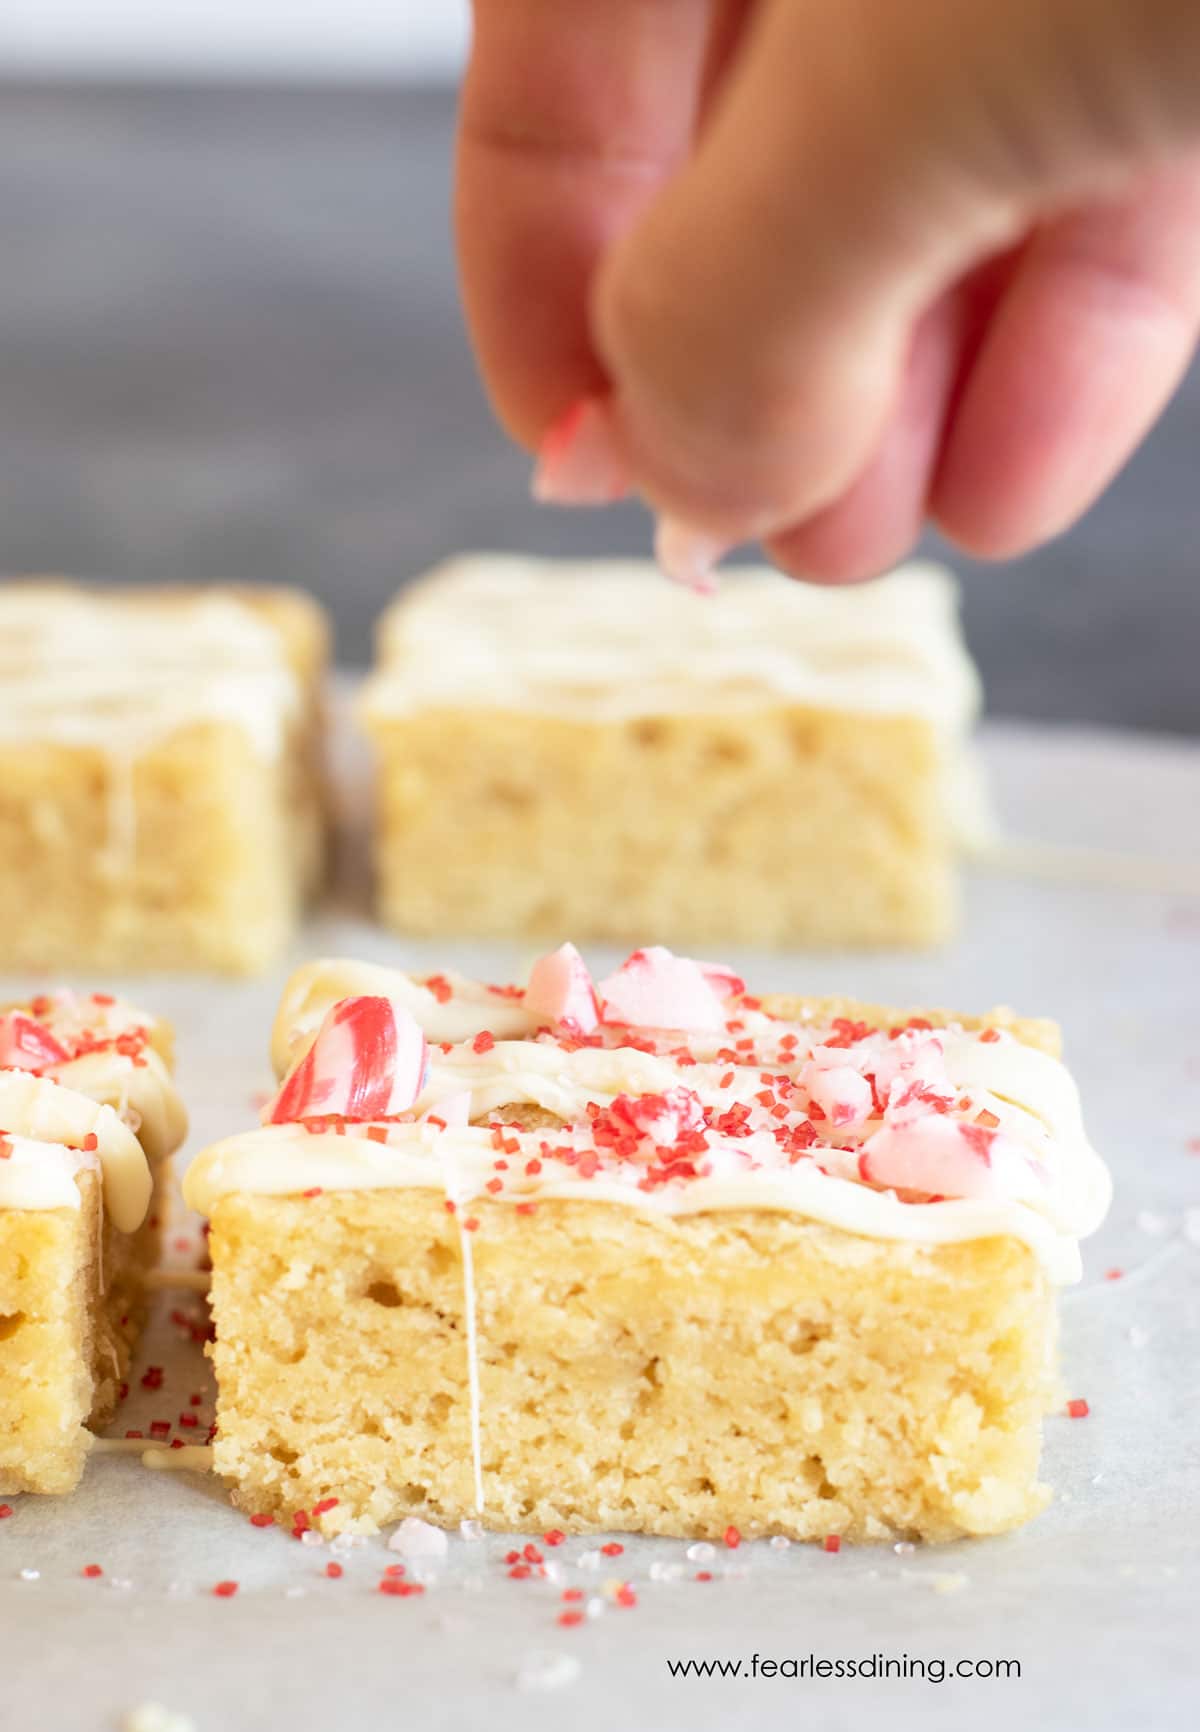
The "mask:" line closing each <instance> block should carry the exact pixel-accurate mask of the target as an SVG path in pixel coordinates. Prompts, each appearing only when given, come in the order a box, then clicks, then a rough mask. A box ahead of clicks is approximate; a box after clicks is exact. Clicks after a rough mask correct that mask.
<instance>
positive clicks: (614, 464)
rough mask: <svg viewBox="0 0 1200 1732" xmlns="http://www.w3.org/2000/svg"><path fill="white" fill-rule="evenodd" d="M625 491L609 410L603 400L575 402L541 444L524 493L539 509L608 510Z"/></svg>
mask: <svg viewBox="0 0 1200 1732" xmlns="http://www.w3.org/2000/svg"><path fill="white" fill-rule="evenodd" d="M630 485H631V476H630V470H629V464H628V462H627V461H626V458H625V453H624V449H623V447H622V444H621V440H620V438H619V436H618V434H617V430H616V427H615V425H614V423H613V415H612V410H611V408H610V407H609V405H608V403H607V401H606V400H605V399H604V398H603V397H581V398H580V399H579V401H578V402H577V403H572V405H571V407H570V408H569V409H567V410H566V411H565V412H564V413H563V414H562V415H560V416H559V418H558V420H557V421H555V423H554V425H553V426H552V427H551V428H550V430H549V431H548V432H547V434H546V436H545V438H544V439H543V440H542V443H541V445H540V446H539V448H538V456H537V463H536V465H535V467H534V471H533V480H532V481H531V483H530V492H531V493H532V494H533V497H534V498H535V499H536V500H537V501H538V503H539V504H541V505H611V504H612V502H613V501H614V500H616V499H623V498H624V497H625V495H626V494H627V493H628V492H629V489H630Z"/></svg>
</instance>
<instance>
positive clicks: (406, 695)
mask: <svg viewBox="0 0 1200 1732" xmlns="http://www.w3.org/2000/svg"><path fill="white" fill-rule="evenodd" d="M957 595H958V591H957V586H956V584H955V582H954V579H953V578H952V577H951V575H950V574H949V572H947V571H944V570H942V569H941V568H940V567H938V566H934V565H927V564H913V565H908V566H904V567H902V568H901V569H900V570H898V571H896V572H894V573H892V574H891V575H890V576H888V577H885V578H881V579H879V580H878V581H877V582H874V583H870V584H865V585H862V586H858V585H855V586H850V587H847V588H821V587H818V586H816V585H811V584H804V583H796V582H793V581H792V580H791V579H789V578H785V577H783V576H782V575H781V574H780V573H779V572H776V571H771V570H768V569H766V568H759V569H754V570H748V571H738V570H734V571H729V572H722V574H721V586H720V588H719V589H718V590H717V592H716V593H714V594H712V595H696V594H695V593H693V592H692V591H690V590H687V589H684V588H682V587H680V586H679V585H676V584H669V583H665V582H664V581H663V579H662V576H661V575H660V573H659V572H658V570H657V568H656V567H654V566H653V565H651V564H649V563H646V564H643V563H639V562H634V561H629V562H624V561H616V560H613V561H601V560H596V561H590V562H574V563H558V562H552V561H543V560H537V559H532V558H526V557H513V556H502V555H494V556H482V555H480V556H475V557H466V558H462V559H456V560H452V561H450V562H448V563H447V564H445V565H442V566H439V567H438V568H437V569H436V570H434V571H433V572H431V573H430V574H429V575H428V576H427V577H426V578H424V579H423V580H422V581H421V582H419V583H418V584H416V585H415V586H414V587H413V588H411V589H409V590H406V591H404V592H403V593H402V594H401V595H400V596H399V598H398V599H397V600H396V601H395V602H394V603H393V605H392V606H391V607H390V608H389V609H388V611H387V613H385V615H384V616H383V619H382V621H381V623H380V628H379V639H378V641H379V668H378V671H377V672H376V674H375V675H374V676H373V678H372V679H371V680H370V682H369V683H368V686H367V690H366V693H365V697H364V703H363V709H364V714H365V716H366V718H367V719H368V721H371V720H380V721H384V720H386V719H387V718H388V717H392V716H398V715H404V714H408V713H411V712H413V711H415V710H421V709H428V708H435V707H437V706H439V705H443V706H448V707H452V708H455V709H459V708H462V707H463V706H466V705H477V706H486V707H494V708H498V709H506V710H531V709H532V710H539V711H543V712H547V713H551V714H554V715H562V716H568V717H580V718H585V719H600V720H620V719H622V718H627V717H635V716H644V715H654V714H661V713H676V712H680V711H692V712H697V711H704V712H708V711H713V710H726V709H739V710H745V709H754V708H761V707H762V706H763V705H764V704H765V703H771V702H779V701H785V702H789V703H805V704H813V705H817V706H820V707H823V708H830V709H837V710H847V711H851V712H854V713H861V712H864V711H867V712H880V713H885V714H897V715H918V716H924V717H927V718H928V719H929V720H930V721H931V722H933V723H934V725H935V726H936V727H938V728H939V729H940V730H942V731H944V732H945V733H946V734H948V735H953V734H958V733H961V732H962V731H963V730H964V729H965V728H966V727H967V726H968V724H969V723H970V722H971V721H972V720H973V719H974V717H975V715H976V713H977V711H978V708H979V703H980V690H979V681H978V677H977V675H976V673H975V669H974V667H973V665H972V663H971V660H970V658H969V656H968V655H967V652H966V650H965V648H964V646H963V642H962V638H961V635H960V632H959V628H958V608H957Z"/></svg>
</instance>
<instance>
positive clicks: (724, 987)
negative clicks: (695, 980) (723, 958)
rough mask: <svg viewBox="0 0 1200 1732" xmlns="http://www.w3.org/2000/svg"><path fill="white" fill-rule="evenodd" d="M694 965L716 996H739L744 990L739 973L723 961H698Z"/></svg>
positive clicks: (744, 983)
mask: <svg viewBox="0 0 1200 1732" xmlns="http://www.w3.org/2000/svg"><path fill="white" fill-rule="evenodd" d="M696 967H697V968H698V969H699V970H700V972H701V974H702V975H703V976H704V978H705V980H707V982H708V984H709V985H710V986H711V987H712V989H713V991H714V992H715V993H716V995H717V997H718V998H740V997H741V996H742V994H743V992H745V990H746V982H745V981H744V980H743V979H742V977H741V975H740V974H735V973H734V972H733V969H732V968H728V967H726V965H725V963H723V962H698V963H697V964H696Z"/></svg>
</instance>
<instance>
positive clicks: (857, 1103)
mask: <svg viewBox="0 0 1200 1732" xmlns="http://www.w3.org/2000/svg"><path fill="white" fill-rule="evenodd" d="M830 1056H831V1057H832V1054H830ZM799 1082H800V1086H801V1088H803V1089H804V1091H805V1093H806V1094H807V1095H808V1098H809V1100H811V1101H815V1102H816V1104H817V1106H819V1107H820V1109H821V1111H822V1112H823V1113H824V1114H825V1117H826V1118H827V1119H828V1121H829V1123H830V1124H831V1125H832V1126H833V1127H834V1129H835V1130H842V1129H845V1128H846V1127H847V1126H852V1125H861V1124H865V1123H866V1121H867V1120H868V1119H869V1118H870V1116H871V1113H872V1110H873V1108H874V1097H873V1095H872V1093H871V1085H870V1083H869V1082H868V1081H867V1079H866V1077H865V1076H863V1075H862V1073H861V1072H860V1071H856V1070H855V1069H854V1067H853V1066H852V1065H848V1064H835V1065H822V1064H819V1063H816V1062H813V1063H811V1064H806V1065H805V1067H804V1069H803V1070H802V1071H801V1073H800V1077H799Z"/></svg>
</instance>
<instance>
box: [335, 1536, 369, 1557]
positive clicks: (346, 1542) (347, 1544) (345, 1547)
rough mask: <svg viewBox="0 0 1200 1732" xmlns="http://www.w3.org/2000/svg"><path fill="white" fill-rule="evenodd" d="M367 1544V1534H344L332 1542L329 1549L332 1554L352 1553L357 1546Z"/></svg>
mask: <svg viewBox="0 0 1200 1732" xmlns="http://www.w3.org/2000/svg"><path fill="white" fill-rule="evenodd" d="M366 1543H367V1539H366V1535H365V1534H351V1533H342V1534H336V1535H335V1536H334V1538H333V1539H331V1540H330V1542H329V1549H330V1551H331V1552H339V1553H341V1552H352V1551H353V1550H354V1548H355V1547H356V1546H365V1545H366Z"/></svg>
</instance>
